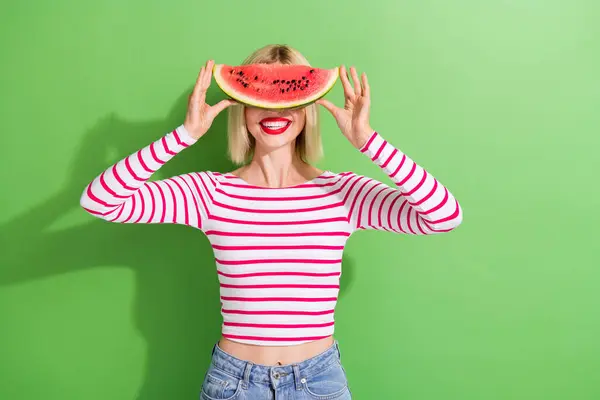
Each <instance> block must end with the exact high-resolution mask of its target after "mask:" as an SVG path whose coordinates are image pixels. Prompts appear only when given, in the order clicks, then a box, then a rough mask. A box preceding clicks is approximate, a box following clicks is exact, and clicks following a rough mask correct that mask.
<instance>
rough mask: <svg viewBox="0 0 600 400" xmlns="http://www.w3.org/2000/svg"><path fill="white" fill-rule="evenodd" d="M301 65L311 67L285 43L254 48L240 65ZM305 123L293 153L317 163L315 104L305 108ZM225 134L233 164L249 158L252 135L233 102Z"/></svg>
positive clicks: (319, 153) (318, 140) (318, 142)
mask: <svg viewBox="0 0 600 400" xmlns="http://www.w3.org/2000/svg"><path fill="white" fill-rule="evenodd" d="M276 62H278V63H281V64H300V65H307V66H310V64H309V63H308V61H307V60H306V58H305V57H304V56H303V55H302V54H300V52H299V51H298V50H296V49H294V48H292V47H290V46H287V45H278V44H271V45H267V46H264V47H262V48H260V49H258V50H256V51H254V52H253V53H252V54H251V55H250V56H248V57H247V58H246V59H245V60H244V62H243V63H242V65H247V64H272V63H276ZM305 112H306V122H305V125H304V128H303V129H302V132H300V134H299V135H298V137H297V138H296V154H297V155H298V156H299V157H300V159H302V160H303V161H304V162H307V163H311V162H316V161H317V160H318V159H319V158H320V157H321V156H322V155H323V146H322V144H321V131H320V127H319V109H318V106H317V105H316V104H314V103H313V104H309V105H307V106H306V107H305ZM227 134H228V139H229V146H228V151H229V158H230V159H231V161H233V162H234V163H236V164H238V165H239V164H243V163H245V162H248V161H250V160H251V159H252V156H253V154H254V146H255V145H256V143H255V140H254V137H253V136H252V135H251V134H250V132H248V129H247V127H246V118H245V116H244V106H243V105H241V104H234V105H233V106H230V107H229V109H228V120H227Z"/></svg>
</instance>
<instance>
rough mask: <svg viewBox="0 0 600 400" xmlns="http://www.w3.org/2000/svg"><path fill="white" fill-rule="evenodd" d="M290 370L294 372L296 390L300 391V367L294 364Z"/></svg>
mask: <svg viewBox="0 0 600 400" xmlns="http://www.w3.org/2000/svg"><path fill="white" fill-rule="evenodd" d="M292 368H293V370H294V381H295V382H296V390H302V384H301V383H300V380H301V379H302V378H300V367H298V364H294V365H293V366H292Z"/></svg>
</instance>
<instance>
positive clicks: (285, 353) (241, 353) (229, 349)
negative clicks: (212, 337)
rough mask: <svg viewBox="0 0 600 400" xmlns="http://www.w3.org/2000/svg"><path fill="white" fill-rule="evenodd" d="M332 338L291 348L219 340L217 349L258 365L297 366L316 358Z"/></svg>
mask: <svg viewBox="0 0 600 400" xmlns="http://www.w3.org/2000/svg"><path fill="white" fill-rule="evenodd" d="M333 343H334V339H333V336H329V337H326V338H323V339H318V340H315V341H311V342H308V343H302V344H299V345H293V346H257V345H253V344H245V343H239V342H234V341H232V340H229V339H227V338H221V340H220V341H219V347H220V348H221V349H222V350H223V351H224V352H226V353H228V354H230V355H232V356H234V357H236V358H239V359H240V360H244V361H250V362H252V363H254V364H259V365H269V366H277V365H288V364H297V363H300V362H302V361H304V360H307V359H309V358H311V357H314V356H317V355H319V354H321V353H323V352H324V351H325V350H327V349H328V348H329V347H331V346H332V345H333Z"/></svg>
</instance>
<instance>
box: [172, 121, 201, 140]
mask: <svg viewBox="0 0 600 400" xmlns="http://www.w3.org/2000/svg"><path fill="white" fill-rule="evenodd" d="M177 132H178V133H179V135H180V136H181V137H182V140H183V141H184V142H186V143H189V144H193V143H195V142H196V141H197V140H198V139H200V136H202V135H196V134H195V133H194V132H193V131H192V130H191V129H190V128H188V126H187V125H186V124H185V123H183V124H181V125H179V127H178V128H177Z"/></svg>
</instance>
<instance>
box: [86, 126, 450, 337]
mask: <svg viewBox="0 0 600 400" xmlns="http://www.w3.org/2000/svg"><path fill="white" fill-rule="evenodd" d="M195 141H196V140H194V139H193V138H192V137H191V136H190V135H189V133H188V132H186V130H185V128H184V127H183V125H181V126H179V127H177V129H175V130H173V131H172V132H169V133H167V134H165V135H164V136H163V137H161V138H160V139H158V140H156V141H155V142H153V143H151V144H150V145H148V146H146V147H144V148H143V149H141V150H139V151H137V152H135V153H133V154H131V155H129V156H128V157H126V158H124V159H122V160H121V161H119V162H118V163H116V164H115V165H113V166H111V167H109V168H108V169H107V170H105V171H104V172H102V173H101V174H100V175H99V176H98V177H96V178H95V179H94V180H93V181H92V182H91V183H90V184H89V185H88V186H87V187H86V188H85V190H84V192H83V194H82V196H81V206H82V207H83V208H84V209H85V210H86V211H87V212H88V213H90V214H92V215H94V216H96V217H98V218H102V219H104V220H106V221H110V222H119V223H173V224H185V225H188V226H191V227H194V228H197V229H199V230H201V231H202V232H204V234H205V235H206V236H207V237H208V239H209V241H210V243H211V245H212V248H213V250H214V257H215V262H216V269H217V274H218V279H219V282H220V296H221V314H222V317H223V324H222V334H223V336H224V337H226V338H228V339H231V340H234V341H238V342H242V343H249V344H257V345H266V346H268V345H294V344H300V343H305V342H309V341H312V340H317V339H321V338H325V337H328V336H330V335H332V334H333V332H334V310H335V306H336V301H337V298H338V292H339V279H340V276H341V262H342V253H343V250H344V245H345V244H346V241H347V240H348V238H349V237H350V235H351V234H352V233H353V232H355V231H357V230H360V229H376V230H383V231H388V232H395V233H403V234H409V235H431V234H438V233H442V232H448V231H451V230H453V229H454V228H455V227H457V226H458V225H459V224H460V223H461V221H462V210H461V207H460V206H459V204H458V202H457V201H456V199H455V198H454V197H453V195H452V194H451V193H450V192H449V191H448V189H447V188H446V187H444V186H443V185H442V184H441V183H440V182H438V181H437V180H436V179H435V178H434V177H433V176H432V175H431V174H429V173H428V172H427V171H425V169H423V168H422V167H420V166H419V165H417V164H416V163H415V162H414V161H412V160H411V159H410V158H409V157H407V156H406V155H405V154H403V153H402V152H401V151H400V150H398V149H396V148H395V147H394V146H392V145H391V144H390V143H388V142H387V141H386V140H384V139H383V138H382V136H381V135H380V134H379V133H377V132H373V134H372V135H371V137H370V138H369V140H368V142H367V143H366V144H365V145H364V146H363V148H362V149H361V150H360V151H361V152H362V153H363V154H364V155H365V156H367V157H369V158H370V159H371V160H372V162H374V163H375V164H377V165H378V166H379V167H380V168H381V169H382V170H383V171H384V172H385V173H386V174H387V175H388V176H389V178H390V179H391V181H392V182H393V183H394V185H391V186H388V185H387V184H384V183H382V182H379V181H377V180H375V179H371V178H368V177H365V176H361V175H357V174H355V173H353V172H342V173H333V172H330V171H325V172H323V173H322V174H321V175H320V176H318V177H316V178H314V179H312V180H310V181H308V182H305V183H303V184H299V185H296V186H291V187H284V188H265V187H260V186H255V185H251V184H249V183H247V182H246V181H244V180H243V179H241V178H239V177H237V176H235V175H233V174H231V173H218V172H211V171H204V172H192V173H187V174H183V175H178V176H174V177H171V178H169V179H164V180H158V181H150V180H149V178H150V177H151V176H152V174H153V173H154V172H155V171H157V170H158V169H159V168H160V167H161V166H162V165H163V164H164V163H166V162H168V161H169V160H170V159H171V158H172V157H174V156H175V155H177V154H178V153H179V152H181V151H183V150H184V149H185V148H186V147H188V146H190V145H192V144H194V142H195Z"/></svg>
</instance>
